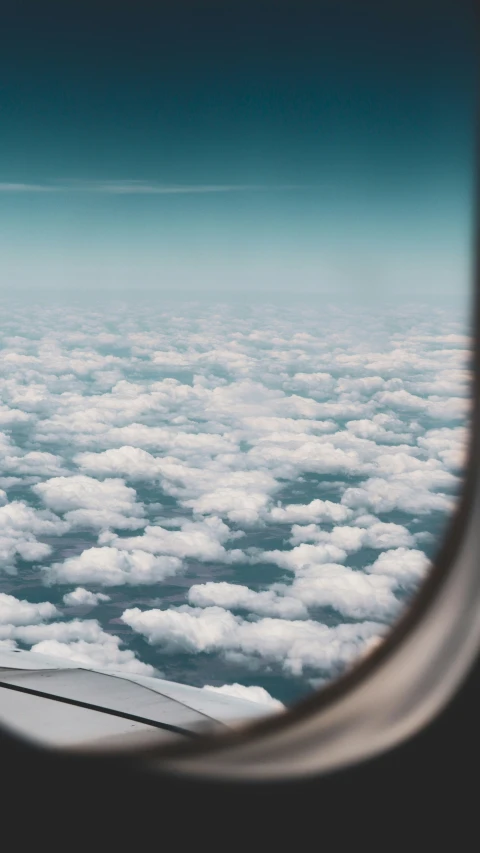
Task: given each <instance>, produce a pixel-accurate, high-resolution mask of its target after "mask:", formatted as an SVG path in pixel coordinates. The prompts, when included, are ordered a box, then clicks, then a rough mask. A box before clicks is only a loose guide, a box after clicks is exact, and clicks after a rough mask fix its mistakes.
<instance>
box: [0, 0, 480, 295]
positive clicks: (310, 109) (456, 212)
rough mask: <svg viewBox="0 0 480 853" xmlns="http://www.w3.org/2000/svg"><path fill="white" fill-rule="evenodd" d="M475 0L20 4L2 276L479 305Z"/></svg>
mask: <svg viewBox="0 0 480 853" xmlns="http://www.w3.org/2000/svg"><path fill="white" fill-rule="evenodd" d="M473 32H474V21H473V3H471V2H466V0H465V2H463V0H461V2H460V1H459V0H456V2H446V0H443V2H442V0H437V2H433V0H432V2H431V0H423V2H415V3H414V2H411V1H410V0H403V2H401V3H400V2H396V0H392V2H389V3H384V2H382V3H380V2H378V3H377V2H372V0H369V2H367V3H362V4H360V3H358V2H355V3H353V2H347V0H336V2H333V0H319V2H313V0H294V2H293V0H292V2H288V1H285V2H282V0H256V1H255V2H251V1H250V0H243V2H241V3H240V2H230V3H227V2H225V0H222V2H219V0H209V1H208V0H205V1H204V0H202V2H198V0H197V2H187V0H175V2H173V0H171V2H170V0H169V2H156V3H153V2H152V3H150V2H145V0H139V2H136V3H125V2H118V0H117V2H106V0H95V2H92V1H91V0H82V2H78V1H77V0H71V2H69V3H65V2H53V0H45V2H42V3H37V2H35V3H34V2H31V0H25V2H19V0H17V2H14V0H5V2H4V4H3V9H2V33H1V35H0V77H1V79H2V90H1V93H0V110H1V117H2V118H1V121H2V133H1V143H0V152H1V156H0V288H1V292H2V295H7V296H8V295H9V294H11V293H17V292H19V291H21V292H25V291H26V292H27V293H28V294H31V293H35V295H39V294H40V295H43V294H46V293H47V292H50V291H55V292H57V294H58V293H60V294H64V295H65V296H66V297H67V298H70V297H73V296H74V295H75V296H76V297H78V296H82V295H83V296H87V298H88V299H91V298H93V295H101V294H109V295H111V294H119V293H121V294H122V295H125V294H136V293H139V292H140V291H145V292H146V293H147V294H149V293H155V294H158V295H160V296H161V297H163V298H167V297H169V298H170V297H172V295H178V294H185V293H186V294H188V295H189V296H192V295H194V296H195V298H204V297H205V296H206V295H207V294H209V293H213V294H217V295H218V294H220V295H221V296H222V298H227V299H228V298H245V297H246V298H248V299H250V300H251V299H257V298H260V297H262V295H265V294H266V295H267V296H269V297H271V296H272V295H275V297H276V298H277V299H281V298H284V297H285V298H297V297H298V296H299V295H300V294H302V293H303V294H307V295H309V296H310V297H311V298H313V297H317V296H318V297H319V298H320V300H321V299H323V298H324V297H325V295H328V296H329V297H330V296H332V295H335V296H336V297H342V296H347V297H348V298H357V297H359V298H360V299H361V300H367V301H368V300H369V299H373V300H377V301H378V300H382V299H387V298H396V297H397V296H398V295H401V296H402V298H404V297H406V298H407V299H408V298H414V299H416V298H417V297H418V296H421V297H422V298H424V299H427V300H430V301H431V300H432V299H433V300H439V299H447V300H448V299H450V300H451V299H453V300H457V301H459V300H460V301H461V300H462V299H464V298H465V296H466V295H467V293H468V289H469V283H470V279H469V275H470V264H471V251H470V248H471V231H472V181H473V174H474V157H473V143H474V129H475V77H476V65H475V57H474V47H475V45H474V36H473Z"/></svg>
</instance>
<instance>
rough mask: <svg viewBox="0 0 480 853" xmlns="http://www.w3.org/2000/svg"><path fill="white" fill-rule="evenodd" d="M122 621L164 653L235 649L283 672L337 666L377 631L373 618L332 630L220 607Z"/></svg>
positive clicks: (127, 615) (133, 612) (136, 613)
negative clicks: (253, 618)
mask: <svg viewBox="0 0 480 853" xmlns="http://www.w3.org/2000/svg"><path fill="white" fill-rule="evenodd" d="M122 620H123V621H124V622H125V624H127V625H129V626H130V627H131V628H132V630H134V631H136V632H137V633H139V634H142V635H143V636H144V637H145V638H146V639H147V640H148V642H149V643H151V644H154V645H161V646H162V650H163V651H164V652H165V653H167V652H172V651H185V652H191V653H196V654H198V653H200V652H210V653H211V652H221V653H223V654H224V655H225V654H228V653H229V652H233V653H238V652H240V653H241V654H242V655H243V656H245V658H247V659H249V658H250V659H253V660H255V659H258V658H259V659H260V660H263V661H264V662H265V663H267V662H270V663H276V664H278V665H279V666H281V667H282V668H283V669H284V670H285V672H286V673H290V674H291V675H301V674H302V673H303V672H304V670H308V669H315V670H327V671H331V670H332V669H335V668H337V669H338V668H339V667H340V668H342V667H344V666H346V665H348V664H349V663H351V662H352V661H353V660H354V659H355V657H356V655H357V654H358V653H359V652H360V651H361V649H362V648H363V645H364V643H365V642H366V641H367V640H368V639H370V638H371V637H372V636H376V635H377V634H378V633H379V632H381V631H382V626H381V625H379V624H376V623H374V622H360V623H356V624H348V623H346V624H342V625H338V626H336V627H333V628H329V627H328V626H327V625H323V624H321V623H319V622H314V621H312V620H305V621H290V620H286V619H270V618H265V619H260V620H258V621H256V622H248V621H245V620H243V619H240V618H239V617H235V616H234V615H233V614H232V613H230V612H229V611H228V610H224V609H223V608H221V607H207V608H205V609H202V610H200V609H196V608H190V607H188V606H183V607H182V608H170V609H169V610H147V611H143V612H142V611H141V610H139V608H132V609H129V610H125V611H124V613H123V614H122Z"/></svg>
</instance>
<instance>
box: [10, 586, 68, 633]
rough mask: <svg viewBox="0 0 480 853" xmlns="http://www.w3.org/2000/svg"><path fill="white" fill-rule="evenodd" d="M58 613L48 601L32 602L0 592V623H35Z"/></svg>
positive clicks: (51, 617)
mask: <svg viewBox="0 0 480 853" xmlns="http://www.w3.org/2000/svg"><path fill="white" fill-rule="evenodd" d="M59 615H60V614H59V612H58V610H57V608H56V607H55V605H54V604H50V602H49V601H41V602H39V603H38V604H32V603H30V602H29V601H21V600H20V599H18V598H15V596H14V595H7V594H6V593H4V592H0V625H36V624H38V623H39V622H43V621H44V620H45V619H53V618H54V617H55V616H59Z"/></svg>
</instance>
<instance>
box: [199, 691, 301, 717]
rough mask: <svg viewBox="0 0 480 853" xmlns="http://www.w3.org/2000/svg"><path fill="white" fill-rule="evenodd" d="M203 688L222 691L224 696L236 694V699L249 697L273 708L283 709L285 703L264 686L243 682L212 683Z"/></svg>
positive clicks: (251, 700)
mask: <svg viewBox="0 0 480 853" xmlns="http://www.w3.org/2000/svg"><path fill="white" fill-rule="evenodd" d="M203 690H213V692H214V693H221V694H222V695H224V696H234V697H235V698H236V699H248V700H249V701H250V702H258V703H259V704H260V705H268V707H269V708H271V709H272V710H273V709H275V710H277V711H283V710H284V708H285V705H284V704H283V702H280V701H279V699H274V698H273V696H271V695H270V693H269V692H268V691H267V690H265V688H264V687H257V686H254V685H251V686H249V687H245V686H244V685H243V684H222V686H221V687H214V686H213V685H211V684H206V685H205V686H204V687H203Z"/></svg>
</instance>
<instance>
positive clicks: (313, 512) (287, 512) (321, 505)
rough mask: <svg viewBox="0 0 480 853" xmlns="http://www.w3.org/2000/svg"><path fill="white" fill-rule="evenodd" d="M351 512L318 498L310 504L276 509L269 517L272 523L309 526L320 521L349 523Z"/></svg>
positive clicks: (291, 505)
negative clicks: (310, 523)
mask: <svg viewBox="0 0 480 853" xmlns="http://www.w3.org/2000/svg"><path fill="white" fill-rule="evenodd" d="M351 514H352V513H351V511H350V510H349V509H347V507H344V506H341V505H340V504H338V503H334V502H333V501H323V500H320V499H319V498H316V499H315V500H313V501H310V503H309V504H288V506H286V507H279V506H277V507H274V508H273V509H272V510H271V511H270V513H269V517H270V518H271V520H272V521H276V522H280V523H281V524H291V523H295V522H296V523H298V524H302V523H304V524H308V523H309V522H317V523H318V522H320V521H334V522H341V521H347V519H348V518H349V517H350V516H351Z"/></svg>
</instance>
